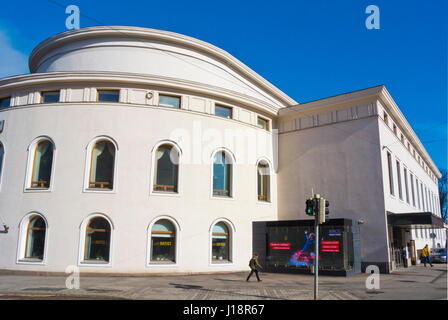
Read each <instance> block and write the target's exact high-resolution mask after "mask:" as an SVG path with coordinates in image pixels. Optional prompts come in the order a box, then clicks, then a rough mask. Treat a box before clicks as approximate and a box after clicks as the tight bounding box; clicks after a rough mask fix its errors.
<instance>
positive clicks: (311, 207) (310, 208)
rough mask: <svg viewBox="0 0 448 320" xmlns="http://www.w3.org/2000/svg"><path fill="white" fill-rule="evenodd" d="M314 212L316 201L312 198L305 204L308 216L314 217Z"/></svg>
mask: <svg viewBox="0 0 448 320" xmlns="http://www.w3.org/2000/svg"><path fill="white" fill-rule="evenodd" d="M313 211H314V201H313V199H312V198H310V199H308V200H306V202H305V213H306V214H307V215H308V216H312V215H314V212H313Z"/></svg>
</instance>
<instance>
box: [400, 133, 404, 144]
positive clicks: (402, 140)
mask: <svg viewBox="0 0 448 320" xmlns="http://www.w3.org/2000/svg"><path fill="white" fill-rule="evenodd" d="M400 140H401V142H402V143H403V144H404V136H403V134H401V136H400Z"/></svg>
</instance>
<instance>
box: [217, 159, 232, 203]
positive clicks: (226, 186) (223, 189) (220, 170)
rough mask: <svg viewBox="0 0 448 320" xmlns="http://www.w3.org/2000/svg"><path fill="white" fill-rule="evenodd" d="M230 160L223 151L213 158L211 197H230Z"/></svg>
mask: <svg viewBox="0 0 448 320" xmlns="http://www.w3.org/2000/svg"><path fill="white" fill-rule="evenodd" d="M232 166H233V165H232V158H231V157H230V155H228V154H227V153H226V152H225V151H218V152H216V154H215V156H214V158H213V195H214V196H219V197H232V170H233V168H232Z"/></svg>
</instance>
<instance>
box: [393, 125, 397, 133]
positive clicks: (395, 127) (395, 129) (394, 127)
mask: <svg viewBox="0 0 448 320" xmlns="http://www.w3.org/2000/svg"><path fill="white" fill-rule="evenodd" d="M393 130H394V134H395V135H397V126H396V125H395V123H394V125H393Z"/></svg>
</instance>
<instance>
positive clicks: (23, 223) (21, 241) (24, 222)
mask: <svg viewBox="0 0 448 320" xmlns="http://www.w3.org/2000/svg"><path fill="white" fill-rule="evenodd" d="M35 216H39V217H41V218H42V219H43V220H44V222H45V244H44V256H43V258H42V260H40V261H38V260H36V261H33V260H31V259H27V258H25V246H26V237H27V229H28V224H29V222H30V220H31V219H32V218H33V217H35ZM49 229H50V227H49V224H48V220H47V218H45V216H44V215H43V214H42V213H40V212H38V211H31V212H29V213H27V214H26V215H25V216H24V217H23V218H22V219H21V220H20V223H19V238H18V245H17V257H16V264H30V265H46V264H47V253H48V243H49V242H50V241H49V233H50V231H49Z"/></svg>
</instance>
